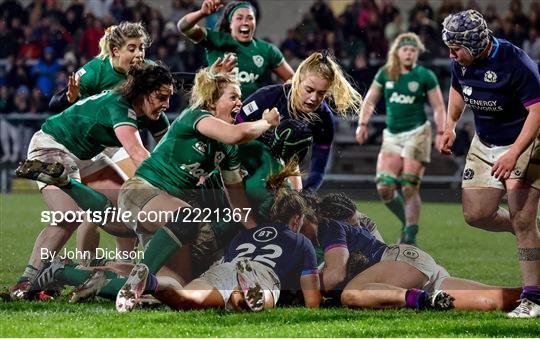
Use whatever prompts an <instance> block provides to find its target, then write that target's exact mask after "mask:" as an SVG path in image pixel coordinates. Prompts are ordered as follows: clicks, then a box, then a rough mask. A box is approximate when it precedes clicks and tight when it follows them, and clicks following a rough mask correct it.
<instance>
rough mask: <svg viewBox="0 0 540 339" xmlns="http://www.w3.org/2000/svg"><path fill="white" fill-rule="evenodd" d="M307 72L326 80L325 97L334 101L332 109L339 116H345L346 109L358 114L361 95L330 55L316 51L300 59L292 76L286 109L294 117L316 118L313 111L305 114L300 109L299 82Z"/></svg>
mask: <svg viewBox="0 0 540 339" xmlns="http://www.w3.org/2000/svg"><path fill="white" fill-rule="evenodd" d="M309 73H312V74H314V75H316V76H318V77H319V78H321V79H324V80H327V81H328V83H329V85H330V86H329V87H328V92H327V95H326V98H329V97H331V98H332V101H333V103H334V105H333V108H334V109H333V111H335V112H336V113H337V114H338V115H341V116H345V115H346V113H347V112H348V111H353V112H354V113H355V114H358V112H359V111H360V107H361V106H362V96H361V95H360V94H359V93H358V92H357V91H356V90H355V89H354V87H353V86H352V85H351V84H350V83H349V81H348V80H347V77H346V76H345V74H344V73H343V71H342V70H341V67H340V66H339V65H338V64H337V62H336V61H335V60H334V59H333V58H332V57H331V56H330V55H328V54H327V53H319V52H316V53H313V54H311V55H310V56H309V57H308V58H307V59H305V60H304V61H302V63H301V64H300V66H298V70H297V71H296V72H295V73H294V76H293V78H292V88H291V94H290V99H289V102H288V109H289V113H290V114H291V115H292V116H293V117H294V118H295V119H298V118H299V117H300V116H307V119H308V120H313V119H314V118H315V119H316V117H315V116H314V114H313V112H311V113H308V114H306V113H302V111H301V110H300V108H301V107H302V101H301V99H300V83H301V82H302V80H303V79H305V77H306V76H307V74H309Z"/></svg>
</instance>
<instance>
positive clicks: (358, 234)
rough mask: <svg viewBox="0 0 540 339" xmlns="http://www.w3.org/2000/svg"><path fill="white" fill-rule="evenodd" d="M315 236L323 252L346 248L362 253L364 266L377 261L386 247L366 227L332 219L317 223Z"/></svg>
mask: <svg viewBox="0 0 540 339" xmlns="http://www.w3.org/2000/svg"><path fill="white" fill-rule="evenodd" d="M317 238H318V239H319V243H320V245H321V248H322V249H323V251H324V252H327V251H329V250H331V249H333V248H346V249H347V250H348V251H349V252H359V253H362V255H364V256H365V257H366V258H367V263H366V265H365V268H368V267H370V266H372V265H374V264H376V263H378V262H379V261H380V260H381V256H382V254H383V252H384V250H385V249H386V248H387V247H388V246H387V245H386V244H385V243H383V242H381V241H379V240H377V239H376V238H375V237H374V236H373V235H372V234H371V233H369V230H367V229H366V228H364V227H358V226H351V225H348V224H345V223H342V222H340V221H337V220H333V219H325V220H324V221H323V222H321V223H320V224H319V228H318V230H317Z"/></svg>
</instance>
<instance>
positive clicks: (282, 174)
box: [266, 155, 303, 192]
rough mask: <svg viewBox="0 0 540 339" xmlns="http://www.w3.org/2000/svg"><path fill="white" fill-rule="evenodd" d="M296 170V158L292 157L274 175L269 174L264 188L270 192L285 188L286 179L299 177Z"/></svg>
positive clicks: (298, 172) (299, 173) (299, 174)
mask: <svg viewBox="0 0 540 339" xmlns="http://www.w3.org/2000/svg"><path fill="white" fill-rule="evenodd" d="M302 174H303V173H301V172H300V171H299V170H298V157H297V156H296V155H295V156H293V157H292V158H291V159H290V160H289V161H288V162H287V164H285V166H284V167H283V169H281V171H279V172H278V173H276V174H272V173H269V174H268V176H267V177H266V188H267V189H269V190H270V191H274V192H277V191H279V190H280V189H282V188H286V187H287V186H286V182H287V178H288V177H296V176H301V175H302Z"/></svg>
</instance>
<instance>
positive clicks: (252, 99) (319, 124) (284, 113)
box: [236, 84, 334, 147]
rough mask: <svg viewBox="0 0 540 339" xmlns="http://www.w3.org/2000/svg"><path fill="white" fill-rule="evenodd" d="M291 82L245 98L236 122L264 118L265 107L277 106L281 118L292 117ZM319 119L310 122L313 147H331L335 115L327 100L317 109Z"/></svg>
mask: <svg viewBox="0 0 540 339" xmlns="http://www.w3.org/2000/svg"><path fill="white" fill-rule="evenodd" d="M290 90H291V85H290V84H278V85H270V86H266V87H263V88H260V89H259V90H257V91H256V92H255V93H253V94H252V95H250V96H249V97H248V98H247V99H246V100H244V105H243V106H242V109H241V110H240V113H238V115H237V116H236V123H240V122H245V121H256V120H259V119H261V118H262V114H263V112H264V110H265V109H267V108H268V109H271V108H273V107H276V108H277V109H278V110H279V113H280V115H281V119H290V118H291V115H290V113H289V108H288V100H287V98H288V96H289V92H290ZM315 113H316V115H317V117H318V119H315V120H314V121H310V122H308V126H309V127H310V129H311V132H312V133H313V147H316V146H318V147H321V146H325V147H330V145H331V144H332V141H333V140H334V115H333V113H332V110H331V109H330V107H329V106H328V103H327V102H326V100H323V102H322V103H321V105H320V106H319V107H318V108H317V109H316V110H315Z"/></svg>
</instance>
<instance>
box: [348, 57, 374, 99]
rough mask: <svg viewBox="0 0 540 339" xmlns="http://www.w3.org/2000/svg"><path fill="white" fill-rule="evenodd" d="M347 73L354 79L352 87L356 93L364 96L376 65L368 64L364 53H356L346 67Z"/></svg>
mask: <svg viewBox="0 0 540 339" xmlns="http://www.w3.org/2000/svg"><path fill="white" fill-rule="evenodd" d="M347 72H348V74H349V75H350V77H351V79H353V80H354V87H355V88H356V90H357V91H358V93H360V94H362V96H365V95H366V93H367V91H368V89H369V86H370V85H371V82H372V81H373V78H374V77H375V74H376V73H377V67H373V66H370V65H369V64H368V62H367V57H366V55H365V54H364V53H358V54H357V55H356V56H355V57H354V60H353V62H352V65H351V67H350V68H349V69H348V71H347Z"/></svg>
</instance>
